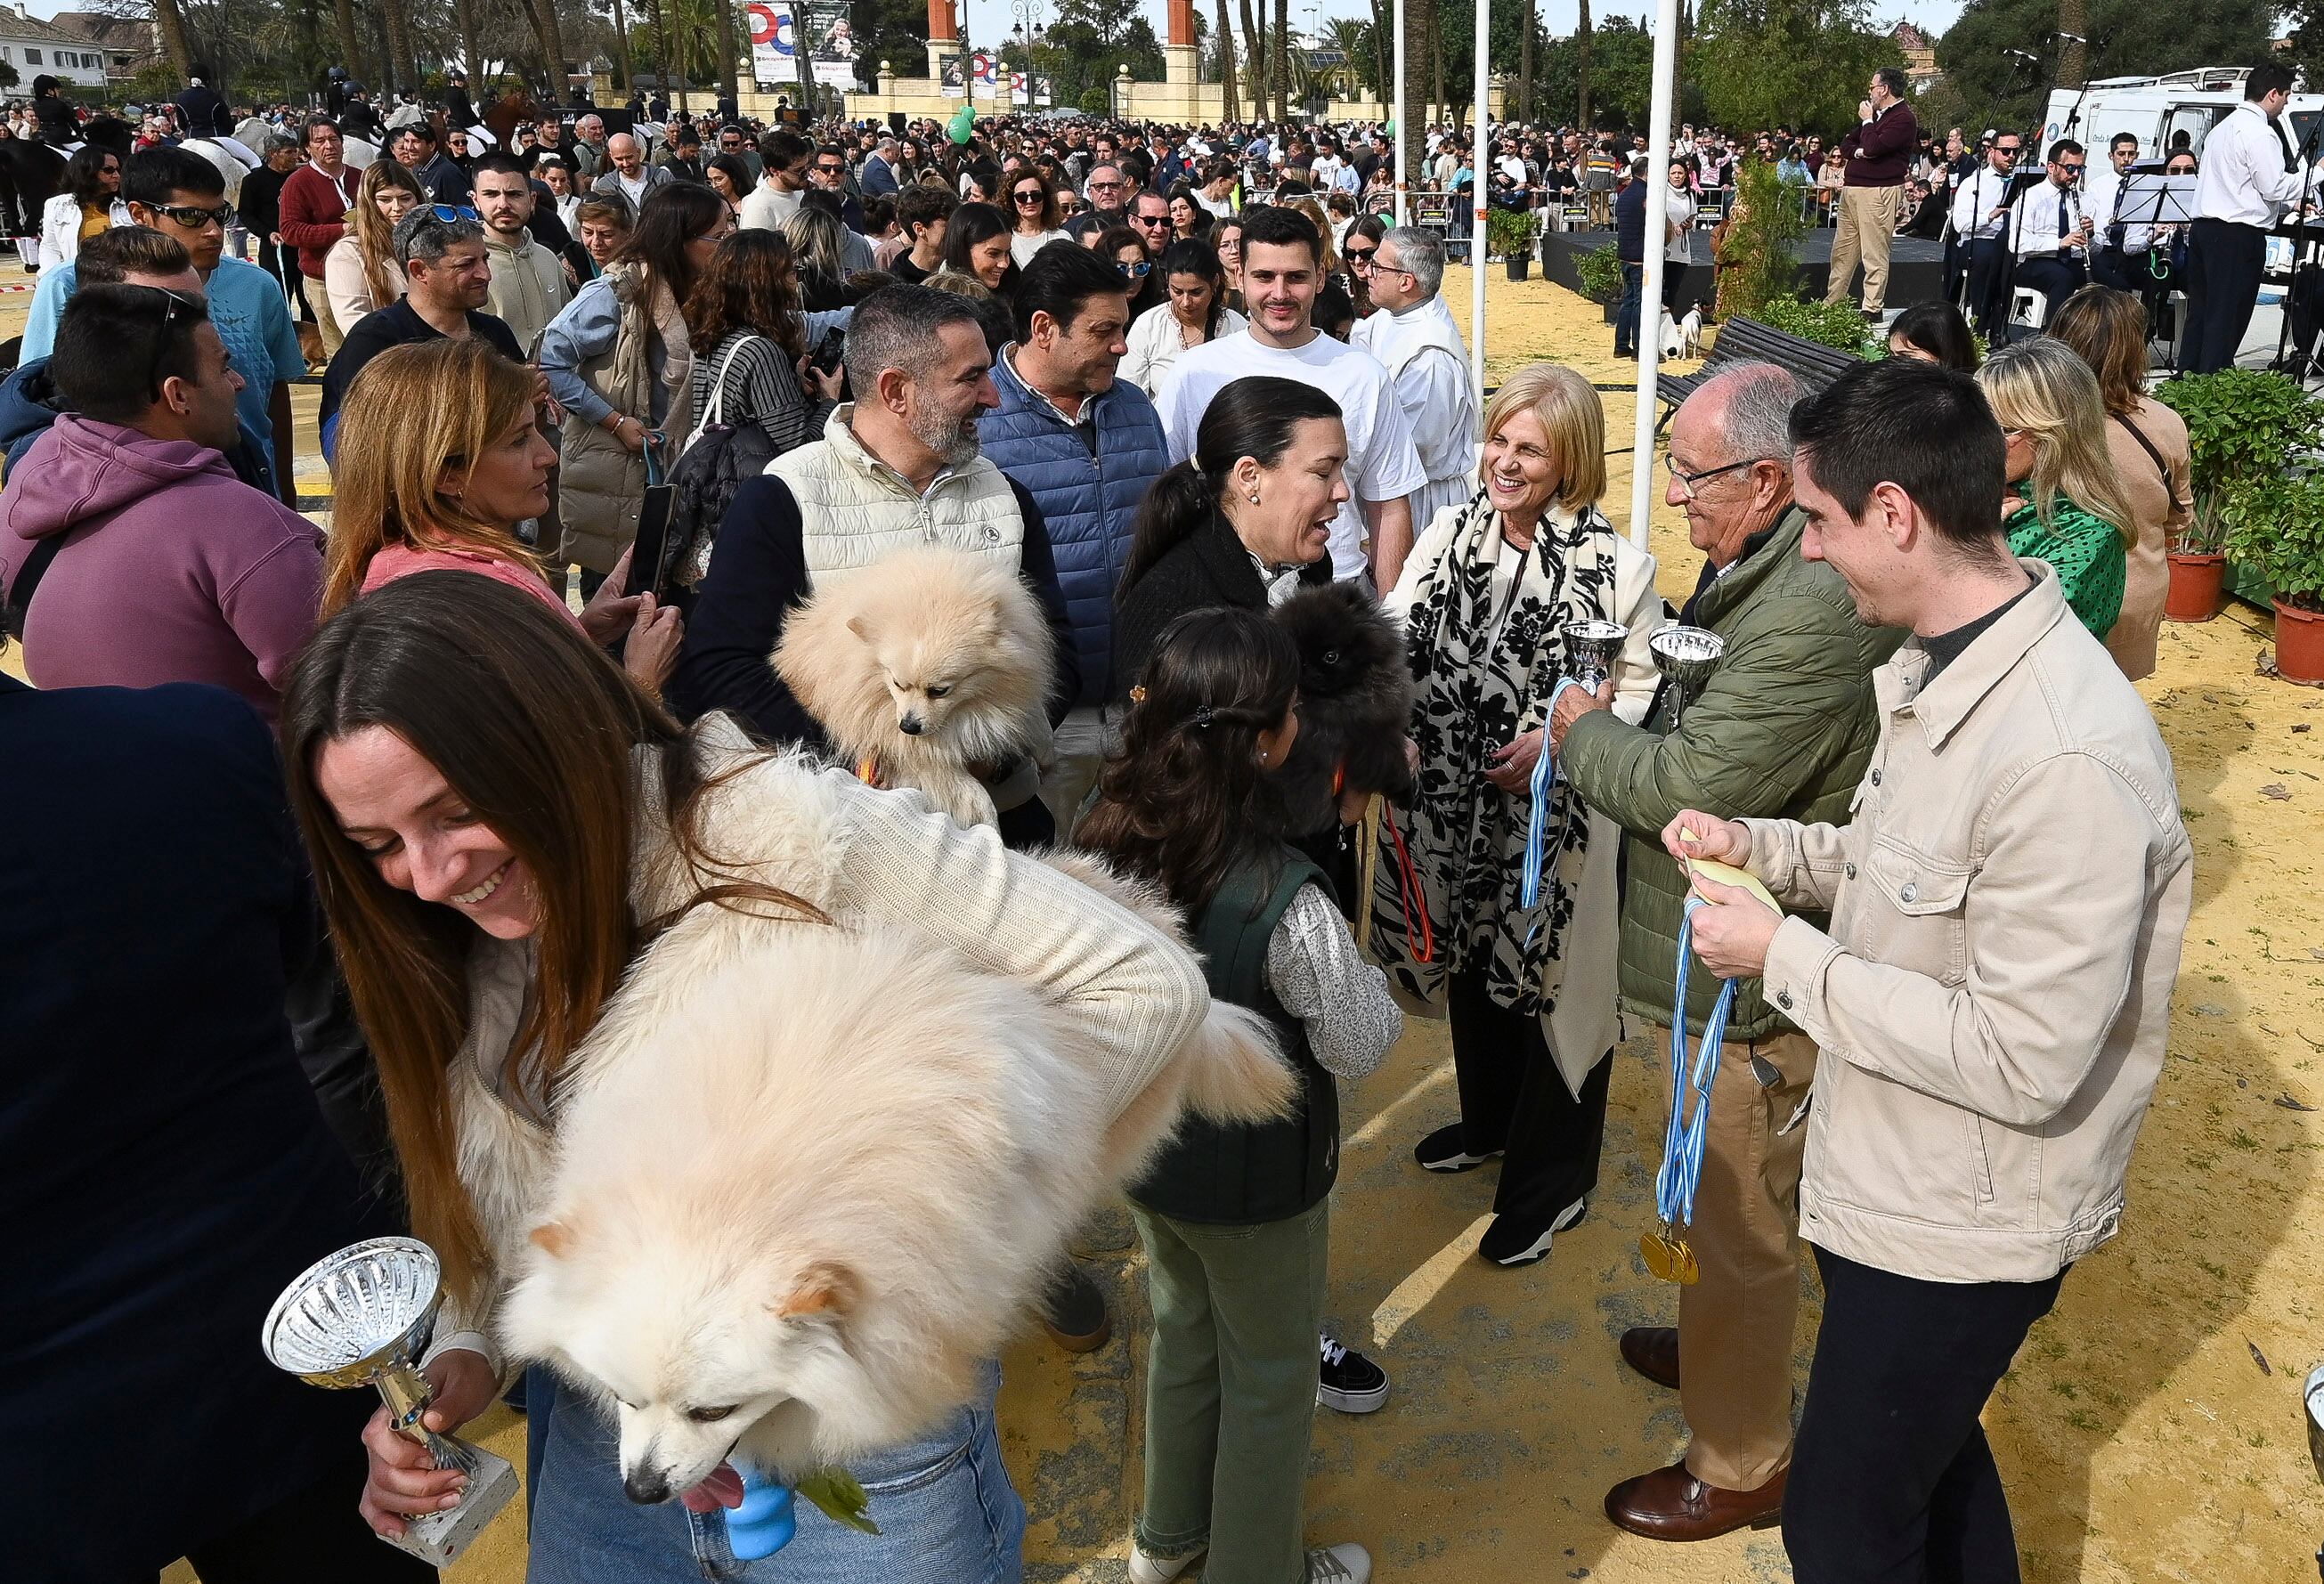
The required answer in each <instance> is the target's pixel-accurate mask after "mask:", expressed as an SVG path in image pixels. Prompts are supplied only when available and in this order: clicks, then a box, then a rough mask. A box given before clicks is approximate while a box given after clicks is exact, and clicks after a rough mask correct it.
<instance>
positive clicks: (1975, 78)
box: [1937, 0, 2314, 127]
mask: <svg viewBox="0 0 2324 1584" xmlns="http://www.w3.org/2000/svg"><path fill="white" fill-rule="evenodd" d="M2087 10H2088V15H2089V25H2088V26H2086V27H2082V28H2076V29H2064V30H2063V31H2068V32H2082V33H2087V34H2088V35H2089V39H2090V48H2089V56H2088V60H2087V68H2088V69H2089V72H2090V73H2091V74H2092V75H2093V76H2095V77H2099V78H2108V77H2143V76H2146V75H2149V74H2153V73H2158V72H2165V71H2185V70H2189V69H2192V68H2195V67H2199V66H2217V65H2219V64H2221V63H2222V62H2230V63H2232V62H2237V61H2242V62H2257V61H2260V60H2266V59H2268V58H2269V54H2270V51H2269V47H2268V40H2269V37H2270V36H2271V35H2272V33H2273V31H2274V27H2273V23H2274V19H2275V8H2274V6H2273V5H2270V4H2268V3H2267V0H2203V3H2202V4H2200V5H2155V4H2154V3H2153V0H2087ZM2062 28H2063V24H2062V23H2061V22H2060V21H2059V0H1969V4H1968V5H1966V6H1965V7H1963V9H1962V11H1961V14H1960V20H1958V21H1956V22H1955V23H1953V25H1952V26H1951V27H1950V28H1949V29H1948V30H1946V32H1945V35H1944V37H1943V38H1941V39H1940V40H1938V41H1937V64H1938V65H1939V66H1940V67H1941V68H1942V69H1944V73H1945V79H1946V81H1947V82H1948V83H1950V84H1951V85H1952V86H1953V87H1956V88H1958V90H1959V91H1960V103H1961V106H1962V109H1963V114H1964V115H1965V116H1966V121H1965V122H1964V123H1963V124H1974V125H1978V126H1980V127H1982V126H2015V127H2024V126H2031V125H2034V124H2038V123H2039V122H2040V121H2041V119H2042V111H2043V106H2044V105H2045V103H2046V102H2047V98H2048V95H2049V91H2050V88H2051V87H2052V85H2053V83H2056V84H2061V85H2062V86H2064V87H2080V86H2081V85H2080V80H2079V78H2074V77H2071V76H2068V75H2066V73H2067V70H2068V69H2070V67H2071V66H2072V65H2073V62H2071V61H2070V60H2061V58H2060V56H2059V53H2058V48H2057V45H2056V43H2055V41H2053V40H2052V34H2054V33H2056V32H2060V31H2061V29H2062ZM2293 36H2294V40H2295V43H2296V41H2297V40H2298V38H2299V32H2295V33H2294V35H2293ZM2009 50H2024V51H2028V52H2030V53H2032V54H2033V55H2035V56H2037V57H2039V58H2040V60H2041V61H2042V66H2041V68H2040V69H2038V70H2036V69H2033V68H2031V67H2028V66H2026V64H2025V63H2024V61H2022V60H2017V59H2016V58H2015V57H2014V56H2009V55H2006V54H2005V53H2004V51H2009ZM2310 75H2311V78H2312V77H2313V75H2314V74H2313V73H2311V74H2310Z"/></svg>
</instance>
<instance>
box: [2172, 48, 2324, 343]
mask: <svg viewBox="0 0 2324 1584" xmlns="http://www.w3.org/2000/svg"><path fill="white" fill-rule="evenodd" d="M2291 97H2292V68H2290V67H2288V66H2278V65H2276V64H2275V63H2273V61H2271V62H2269V63H2268V64H2267V65H2264V66H2255V67H2253V68H2252V69H2251V71H2250V73H2249V75H2247V76H2246V78H2244V102H2243V103H2242V104H2240V105H2238V106H2236V107H2235V109H2234V110H2233V111H2232V112H2231V113H2229V114H2228V115H2226V116H2223V117H2222V118H2221V119H2220V121H2219V124H2218V125H2216V126H2214V127H2212V128H2211V134H2210V136H2209V137H2208V138H2206V139H2205V140H2204V142H2203V169H2202V171H2201V173H2200V176H2199V179H2198V180H2197V182H2196V185H2195V224H2194V226H2193V227H2192V228H2191V231H2190V239H2189V245H2188V253H2187V281H2186V285H2187V334H2186V336H2185V338H2184V340H2183V342H2182V343H2181V355H2180V367H2181V370H2182V371H2184V372H2185V373H2190V374H2208V373H2213V372H2214V371H2216V370H2218V369H2223V368H2226V367H2227V366H2228V365H2229V364H2233V363H2234V362H2235V360H2236V350H2237V349H2238V348H2240V347H2241V346H2242V345H2243V340H2244V332H2245V331H2246V329H2248V328H2250V327H2251V317H2252V307H2253V305H2254V304H2255V303H2256V302H2257V301H2258V299H2259V281H2260V272H2261V267H2262V266H2263V265H2264V263H2265V262H2266V260H2267V234H2268V231H2269V230H2270V229H2271V228H2272V227H2273V226H2274V225H2275V222H2276V217H2277V216H2279V215H2280V214H2282V211H2283V206H2284V205H2286V204H2289V203H2296V202H2298V201H2299V199H2300V197H2301V193H2302V192H2303V191H2304V190H2306V189H2307V186H2308V182H2309V172H2308V171H2307V170H2303V169H2302V168H2301V162H2300V154H2299V152H2298V151H2297V150H2295V149H2294V148H2293V147H2292V133H2291V130H2290V129H2289V128H2287V127H2286V126H2285V125H2284V124H2283V123H2282V121H2281V120H2280V119H2279V117H2280V116H2281V115H2282V113H2283V106H2284V102H2285V101H2286V100H2288V99H2289V98H2291Z"/></svg>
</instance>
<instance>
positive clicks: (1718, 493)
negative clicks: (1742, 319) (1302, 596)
mask: <svg viewBox="0 0 2324 1584" xmlns="http://www.w3.org/2000/svg"><path fill="white" fill-rule="evenodd" d="M1802 395H1803V391H1801V389H1800V387H1799V383H1798V382H1797V381H1796V380H1795V379H1794V377H1793V376H1792V375H1791V374H1790V373H1786V372H1785V371H1784V370H1782V369H1779V368H1776V367H1775V366H1774V365H1773V364H1739V365H1737V366H1735V367H1732V368H1729V370H1727V371H1726V372H1724V373H1720V374H1719V375H1717V376H1716V377H1714V378H1712V379H1710V380H1707V381H1705V382H1703V383H1702V384H1701V386H1700V387H1698V388H1697V389H1696V391H1694V393H1693V394H1692V396H1689V397H1688V398H1687V400H1686V401H1685V403H1684V404H1683V405H1682V406H1681V407H1680V408H1679V410H1678V416H1677V418H1676V419H1674V422H1673V423H1672V426H1671V439H1670V461H1669V474H1668V480H1669V482H1668V484H1667V485H1666V488H1665V494H1664V499H1665V500H1666V501H1667V502H1669V503H1670V504H1671V505H1673V506H1677V507H1681V508H1683V509H1684V511H1685V512H1686V524H1687V538H1688V539H1689V540H1690V541H1691V542H1692V544H1693V546H1694V548H1696V549H1698V550H1701V552H1702V554H1703V557H1704V559H1703V567H1702V575H1701V580H1700V582H1699V583H1698V584H1697V585H1696V587H1695V591H1694V596H1693V597H1692V599H1690V600H1688V601H1687V603H1686V606H1685V608H1684V609H1683V611H1681V612H1679V620H1680V621H1681V622H1684V623H1686V624H1688V625H1691V626H1694V627H1701V628H1705V629H1708V630H1709V631H1711V632H1713V633H1716V634H1717V635H1718V636H1719V637H1720V640H1723V642H1724V644H1725V651H1724V654H1723V657H1722V658H1721V660H1720V666H1719V668H1718V669H1717V670H1716V671H1715V672H1713V673H1712V674H1711V680H1710V681H1709V683H1707V684H1706V685H1705V686H1704V687H1703V689H1702V691H1701V694H1700V695H1697V696H1696V697H1694V698H1692V699H1691V700H1689V701H1688V702H1687V704H1686V706H1685V711H1684V718H1683V724H1681V725H1679V726H1678V727H1676V728H1675V729H1674V727H1673V723H1672V714H1673V710H1672V700H1671V697H1670V691H1669V689H1667V688H1665V690H1664V692H1663V694H1662V695H1661V696H1660V697H1659V698H1658V699H1657V700H1656V702H1655V708H1654V710H1653V711H1652V713H1650V714H1648V715H1647V717H1646V722H1645V723H1644V724H1642V725H1637V726H1630V725H1626V724H1624V723H1622V722H1621V721H1620V720H1619V719H1618V718H1617V717H1616V716H1615V714H1614V713H1613V711H1612V710H1611V709H1610V708H1609V707H1608V706H1609V705H1611V704H1612V702H1613V695H1612V690H1611V689H1610V687H1609V689H1607V690H1606V691H1605V692H1602V693H1601V694H1600V695H1599V696H1598V697H1596V698H1594V699H1593V698H1591V697H1589V696H1587V695H1583V694H1582V693H1581V692H1579V691H1578V690H1569V691H1568V692H1567V693H1566V694H1565V695H1564V696H1563V698H1562V699H1561V700H1560V701H1559V704H1558V707H1557V709H1556V711H1555V712H1554V714H1553V715H1552V717H1551V720H1550V727H1549V730H1550V739H1551V742H1552V744H1553V746H1554V751H1555V752H1556V755H1557V768H1558V769H1559V771H1560V772H1561V773H1562V774H1563V776H1564V777H1565V778H1566V779H1567V781H1568V782H1570V783H1571V784H1572V787H1573V789H1574V790H1575V791H1576V792H1578V793H1579V794H1580V795H1581V797H1582V801H1583V802H1585V803H1587V804H1588V805H1589V806H1591V808H1592V809H1596V810H1600V811H1602V812H1603V813H1605V814H1607V815H1610V816H1611V817H1612V818H1613V819H1615V820H1616V821H1618V823H1619V824H1621V825H1622V826H1623V829H1624V833H1625V834H1624V840H1625V842H1626V843H1627V844H1628V851H1627V852H1625V854H1624V866H1625V870H1626V879H1625V883H1624V888H1623V895H1622V918H1621V948H1620V971H1619V972H1620V983H1621V999H1622V1006H1623V1008H1624V1010H1626V1011H1627V1012H1628V1013H1630V1014H1631V1015H1632V1016H1634V1017H1637V1018H1639V1019H1641V1020H1642V1021H1644V1022H1646V1023H1647V1024H1648V1025H1650V1026H1652V1028H1653V1032H1654V1034H1655V1037H1656V1038H1657V1039H1658V1040H1659V1041H1660V1045H1661V1048H1667V1046H1668V1044H1669V1036H1668V1030H1669V1027H1670V1026H1671V1023H1672V1020H1673V1019H1674V1018H1678V1017H1683V1018H1685V1026H1686V1029H1687V1033H1688V1036H1689V1039H1690V1050H1692V1041H1695V1040H1699V1039H1700V1038H1701V1034H1702V1029H1703V1024H1704V1021H1705V1019H1706V1018H1708V1017H1709V1015H1710V1012H1711V1004H1712V1002H1713V1001H1714V999H1716V998H1717V996H1718V993H1719V981H1718V980H1717V978H1716V977H1714V976H1713V975H1712V974H1711V973H1710V972H1708V971H1706V970H1704V969H1703V968H1702V967H1701V965H1700V964H1699V963H1698V964H1696V965H1694V967H1693V969H1692V972H1691V973H1690V974H1689V976H1688V990H1687V1004H1686V1006H1685V1007H1684V1008H1676V1007H1674V1005H1673V1002H1674V999H1675V997H1674V976H1675V972H1676V968H1677V951H1676V947H1677V938H1678V929H1679V922H1680V918H1681V916H1682V914H1683V909H1684V907H1685V900H1686V882H1685V880H1684V879H1683V876H1682V875H1681V874H1680V872H1679V870H1678V867H1677V866H1676V865H1675V864H1674V863H1673V862H1672V861H1671V860H1670V857H1669V855H1668V854H1667V853H1665V852H1664V850H1663V845H1662V830H1663V827H1664V826H1665V824H1669V823H1670V821H1671V820H1672V819H1674V818H1675V817H1676V816H1677V815H1678V813H1679V812H1680V811H1681V810H1682V809H1688V808H1696V809H1701V810H1703V811H1704V812H1705V813H1711V812H1713V811H1716V812H1718V813H1719V814H1720V815H1724V816H1726V817H1729V818H1739V817H1743V816H1746V815H1776V816H1780V817H1784V818H1789V819H1799V820H1807V821H1831V822H1834V823H1845V821H1846V819H1847V817H1848V809H1849V802H1850V800H1851V798H1852V797H1853V796H1854V794H1855V791H1856V786H1857V782H1858V778H1860V777H1861V776H1862V774H1863V772H1864V769H1865V766H1866V762H1867V760H1868V759H1869V758H1870V755H1871V752H1872V748H1873V744H1874V742H1875V741H1876V740H1877V737H1878V734H1879V721H1878V714H1877V707H1876V705H1875V702H1874V698H1873V692H1872V673H1873V671H1874V669H1875V668H1877V667H1878V666H1879V665H1880V664H1881V662H1883V661H1884V660H1886V658H1888V654H1889V651H1891V650H1892V649H1895V647H1896V645H1897V643H1898V641H1899V640H1901V639H1902V637H1903V634H1901V633H1900V632H1898V631H1895V630H1894V629H1886V628H1869V627H1866V626H1865V625H1863V624H1862V623H1861V622H1858V620H1857V619H1856V608H1855V605H1854V603H1853V602H1852V601H1851V600H1850V599H1849V593H1848V586H1847V585H1846V584H1845V583H1844V582H1842V581H1841V579H1840V575H1839V574H1838V573H1836V572H1834V571H1833V570H1832V569H1831V567H1830V566H1826V565H1824V564H1823V563H1822V562H1821V561H1805V560H1803V559H1801V557H1800V536H1801V530H1802V529H1803V526H1804V525H1805V521H1806V517H1805V514H1804V513H1803V511H1801V510H1800V509H1799V507H1798V506H1797V505H1796V504H1795V503H1794V501H1793V498H1792V461H1791V444H1790V439H1789V430H1788V421H1789V419H1790V414H1791V409H1792V404H1793V403H1794V401H1797V400H1798V399H1799V398H1800V397H1801V396H1802ZM1817 922H1818V923H1819V926H1820V924H1821V921H1817ZM1815 1064H1816V1049H1815V1046H1814V1045H1813V1044H1812V1042H1811V1041H1810V1040H1809V1039H1808V1038H1807V1037H1806V1036H1804V1035H1803V1034H1801V1033H1800V1032H1799V1031H1798V1029H1796V1028H1795V1027H1793V1026H1792V1024H1791V1023H1790V1022H1788V1021H1787V1020H1786V1019H1785V1018H1784V1017H1783V1016H1782V1014H1781V1012H1780V1011H1779V1010H1778V1008H1775V1007H1773V1006H1771V1005H1769V1004H1768V1002H1767V1000H1766V997H1765V995H1764V994H1763V992H1762V990H1761V988H1760V981H1757V980H1756V979H1752V980H1742V981H1738V983H1737V990H1736V1000H1735V1005H1734V1008H1733V1011H1732V1014H1731V1016H1730V1018H1729V1023H1728V1026H1727V1036H1726V1047H1725V1054H1723V1056H1722V1057H1721V1059H1720V1065H1719V1073H1718V1077H1717V1078H1716V1080H1715V1081H1714V1082H1713V1084H1712V1086H1711V1109H1710V1115H1709V1119H1708V1126H1707V1128H1706V1129H1705V1143H1704V1151H1703V1163H1702V1174H1701V1187H1700V1191H1699V1192H1698V1193H1697V1195H1696V1198H1695V1202H1694V1220H1693V1224H1692V1227H1691V1228H1688V1229H1682V1230H1683V1233H1684V1235H1685V1237H1686V1239H1687V1242H1688V1246H1689V1247H1690V1248H1691V1249H1692V1252H1693V1254H1694V1257H1695V1262H1696V1264H1697V1266H1699V1267H1700V1269H1701V1279H1700V1280H1699V1281H1697V1282H1696V1283H1695V1284H1694V1285H1691V1286H1682V1287H1681V1288H1680V1289H1679V1292H1678V1324H1677V1326H1676V1327H1675V1328H1671V1327H1662V1326H1639V1327H1634V1328H1633V1329H1631V1330H1630V1331H1628V1332H1626V1333H1624V1335H1623V1338H1622V1357H1623V1358H1625V1359H1626V1360H1628V1362H1629V1364H1630V1366H1631V1368H1634V1369H1636V1370H1637V1372H1638V1373H1639V1374H1641V1375H1643V1376H1645V1377H1646V1378H1647V1379H1649V1380H1652V1381H1655V1382H1657V1383H1659V1384H1660V1385H1663V1386H1671V1387H1674V1388H1675V1389H1676V1390H1677V1391H1678V1394H1679V1404H1680V1406H1681V1408H1682V1409H1683V1410H1684V1412H1685V1414H1686V1420H1687V1424H1688V1427H1689V1428H1690V1429H1691V1430H1692V1432H1693V1442H1692V1445H1691V1446H1689V1447H1688V1449H1687V1453H1686V1456H1685V1457H1684V1458H1683V1459H1682V1460H1680V1461H1678V1462H1677V1463H1674V1464H1673V1465H1671V1466H1670V1467H1669V1468H1667V1469H1654V1470H1652V1471H1651V1472H1649V1473H1646V1474H1642V1475H1639V1476H1637V1478H1631V1479H1626V1480H1624V1481H1623V1482H1622V1483H1621V1484H1619V1485H1618V1486H1616V1487H1614V1488H1613V1489H1612V1490H1611V1491H1610V1492H1609V1493H1608V1494H1607V1497H1606V1515H1607V1516H1608V1517H1609V1518H1610V1519H1612V1520H1613V1522H1614V1523H1615V1524H1618V1525H1620V1526H1621V1527H1622V1528H1624V1529H1628V1530H1629V1531H1630V1532H1632V1533H1637V1534H1643V1535H1646V1537H1648V1538H1649V1539H1655V1540H1704V1539H1708V1538H1710V1537H1711V1536H1712V1535H1714V1534H1723V1533H1726V1532H1728V1531H1729V1530H1730V1529H1738V1528H1741V1527H1743V1526H1744V1525H1746V1524H1757V1523H1761V1522H1764V1521H1767V1520H1772V1519H1773V1518H1775V1516H1776V1515H1778V1514H1779V1513H1780V1512H1781V1511H1782V1509H1783V1504H1784V1476H1785V1473H1786V1471H1787V1470H1788V1469H1789V1468H1790V1465H1791V1454H1792V1412H1791V1410H1792V1328H1793V1322H1794V1320H1795V1319H1796V1318H1797V1315H1798V1310H1799V1189H1800V1163H1801V1158H1802V1155H1803V1147H1804V1146H1805V1144H1806V1140H1807V1129H1806V1128H1805V1127H1804V1126H1803V1117H1804V1115H1805V1111H1806V1106H1807V1098H1808V1085H1809V1082H1810V1081H1811V1080H1812V1079H1813V1077H1814V1076H1815ZM1667 1099H1668V1094H1667V1091H1665V1101H1667ZM1660 1133H1661V1129H1659V1128H1657V1129H1656V1130H1655V1137H1657V1139H1659V1137H1660Z"/></svg>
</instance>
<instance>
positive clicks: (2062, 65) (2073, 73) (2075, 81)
mask: <svg viewBox="0 0 2324 1584" xmlns="http://www.w3.org/2000/svg"><path fill="white" fill-rule="evenodd" d="M2058 32H2060V33H2061V34H2064V35H2067V36H2066V37H2065V38H2064V39H2063V40H2062V42H2063V43H2064V44H2065V46H2066V47H2065V48H2064V49H2063V50H2061V51H2059V52H2058V83H2059V86H2060V87H2080V86H2081V85H2082V84H2083V83H2084V82H2086V81H2087V80H2089V53H2088V46H2087V45H2084V44H2080V43H2078V42H2076V40H2079V39H2086V38H2088V37H2089V32H2090V8H2089V3H2088V0H2058Z"/></svg>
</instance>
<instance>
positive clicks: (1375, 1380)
mask: <svg viewBox="0 0 2324 1584" xmlns="http://www.w3.org/2000/svg"><path fill="white" fill-rule="evenodd" d="M1322 1341H1323V1372H1322V1374H1321V1376H1320V1377H1318V1384H1317V1386H1316V1387H1315V1400H1316V1401H1317V1402H1319V1403H1321V1404H1323V1406H1325V1407H1326V1408H1337V1409H1338V1410H1339V1411H1340V1412H1341V1413H1342V1414H1370V1413H1373V1412H1375V1411H1377V1410H1378V1409H1379V1405H1380V1404H1382V1403H1385V1402H1387V1401H1388V1371H1387V1370H1385V1369H1382V1368H1380V1367H1379V1365H1377V1364H1375V1363H1373V1362H1372V1361H1371V1360H1370V1359H1369V1358H1365V1357H1364V1356H1363V1355H1362V1354H1361V1353H1359V1352H1357V1351H1356V1350H1355V1349H1352V1348H1350V1347H1347V1346H1345V1345H1343V1344H1342V1343H1339V1342H1335V1341H1333V1340H1332V1339H1331V1338H1329V1337H1324V1338H1323V1339H1322Z"/></svg>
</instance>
